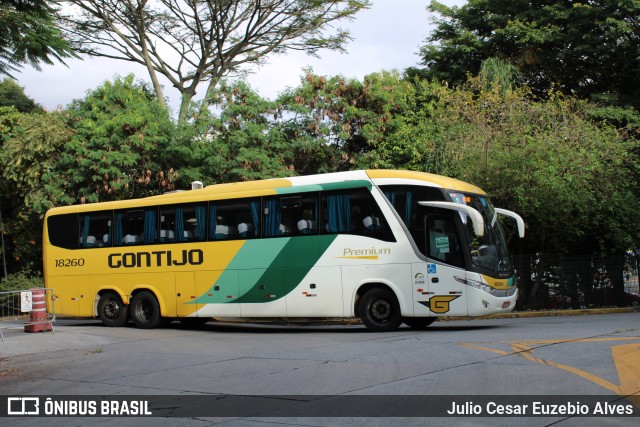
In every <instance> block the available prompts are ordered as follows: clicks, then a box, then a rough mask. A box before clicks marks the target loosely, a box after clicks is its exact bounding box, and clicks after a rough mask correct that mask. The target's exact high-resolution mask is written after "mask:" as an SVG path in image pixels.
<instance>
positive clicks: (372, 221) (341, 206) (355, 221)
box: [322, 188, 395, 241]
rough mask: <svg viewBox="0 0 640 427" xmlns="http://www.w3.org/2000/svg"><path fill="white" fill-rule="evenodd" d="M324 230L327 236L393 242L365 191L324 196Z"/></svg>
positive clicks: (354, 190)
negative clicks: (345, 235)
mask: <svg viewBox="0 0 640 427" xmlns="http://www.w3.org/2000/svg"><path fill="white" fill-rule="evenodd" d="M322 209H323V213H324V222H325V225H324V229H323V232H324V233H327V234H333V233H349V234H361V235H364V236H368V237H374V238H376V239H380V240H386V241H395V238H394V237H393V234H392V233H391V230H390V228H389V225H388V223H387V221H386V219H385V217H384V215H383V214H382V211H381V210H380V207H379V206H378V204H377V203H376V201H375V199H374V198H373V195H372V194H371V193H370V192H369V191H368V190H367V189H364V188H357V189H350V190H341V191H331V192H327V193H325V194H324V195H323V198H322Z"/></svg>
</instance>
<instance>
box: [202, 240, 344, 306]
mask: <svg viewBox="0 0 640 427" xmlns="http://www.w3.org/2000/svg"><path fill="white" fill-rule="evenodd" d="M336 237H337V235H327V236H304V237H294V238H291V237H281V238H273V239H260V240H257V239H256V240H248V241H246V242H245V244H244V245H243V246H242V248H240V250H239V251H238V253H237V254H236V255H235V256H234V258H233V259H232V260H231V262H230V263H229V265H228V267H227V268H226V269H225V271H224V272H223V273H222V275H221V276H220V278H219V279H218V280H217V281H216V283H215V284H214V285H213V286H212V287H211V289H209V290H208V291H207V292H205V293H204V294H203V295H201V296H200V297H199V298H198V299H196V300H195V301H192V302H191V303H192V304H221V303H262V302H269V301H275V300H277V299H280V298H282V297H284V296H285V295H287V294H288V293H289V292H291V291H292V290H293V289H294V288H295V287H296V286H297V285H298V284H299V283H300V281H301V280H302V279H303V278H304V276H306V275H307V273H308V272H309V270H311V268H312V267H313V266H314V265H315V264H316V263H317V262H318V260H319V259H320V257H321V256H322V255H323V254H324V253H325V251H326V250H327V248H328V247H329V246H330V245H331V243H333V241H334V240H335V239H336ZM215 286H219V287H220V288H224V289H229V288H235V287H236V286H237V287H238V293H237V295H236V296H235V297H234V298H229V297H228V296H227V295H228V292H223V293H221V292H216V291H215V289H214V287H215Z"/></svg>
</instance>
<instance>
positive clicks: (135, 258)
mask: <svg viewBox="0 0 640 427" xmlns="http://www.w3.org/2000/svg"><path fill="white" fill-rule="evenodd" d="M200 187H201V186H200ZM498 215H506V216H509V217H512V218H514V219H515V220H516V222H517V224H518V231H519V234H520V235H521V236H523V235H524V223H523V221H522V219H521V218H520V217H519V216H518V215H517V214H515V213H513V212H510V211H507V210H504V209H497V208H494V207H493V206H492V204H491V202H490V200H489V197H488V196H487V194H486V193H485V192H484V191H482V190H481V189H480V188H478V187H476V186H474V185H471V184H467V183H465V182H462V181H458V180H455V179H451V178H446V177H443V176H438V175H433V174H428V173H421V172H411V171H394V170H361V171H351V172H339V173H331V174H323V175H312V176H300V177H292V178H278V179H267V180H263V181H253V182H239V183H233V184H218V185H211V186H207V187H204V188H196V189H192V190H189V191H178V192H173V193H168V194H164V195H160V196H154V197H147V198H143V199H135V200H124V201H115V202H104V203H94V204H83V205H76V206H65V207H58V208H53V209H51V210H49V211H48V212H47V215H46V217H45V220H44V236H43V242H44V273H45V284H46V286H47V287H49V288H52V289H53V292H54V300H55V309H56V314H57V315H63V316H77V317H98V318H99V319H100V320H101V321H102V322H103V323H104V324H105V325H107V326H123V325H125V324H126V323H127V322H128V321H129V320H133V322H134V323H135V325H136V326H137V327H139V328H155V327H158V326H160V325H161V324H162V323H163V322H165V321H167V320H174V319H179V320H181V321H182V322H184V323H186V324H190V323H200V322H201V323H204V322H207V321H209V320H211V319H214V318H215V319H221V318H284V317H286V318H306V319H308V318H316V317H317V318H350V317H356V318H360V319H361V320H362V322H363V323H364V324H365V325H366V327H367V328H369V329H370V330H373V331H391V330H395V329H397V328H398V327H399V326H400V325H401V324H402V323H403V322H404V323H405V324H407V325H408V326H410V327H413V328H424V327H426V326H428V325H429V324H431V323H432V322H433V321H434V320H435V319H436V318H437V317H438V316H443V315H446V316H482V315H489V314H494V313H500V312H506V311H510V310H512V309H513V308H514V306H515V302H516V298H517V288H516V286H515V279H514V268H513V265H512V264H511V261H510V257H509V254H508V252H507V245H506V243H505V236H504V232H503V229H502V227H501V223H500V221H498V220H497V217H498Z"/></svg>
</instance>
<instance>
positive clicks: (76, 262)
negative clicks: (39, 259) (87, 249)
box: [55, 258, 84, 267]
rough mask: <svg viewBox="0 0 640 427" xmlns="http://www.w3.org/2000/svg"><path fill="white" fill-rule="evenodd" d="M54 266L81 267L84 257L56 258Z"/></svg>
mask: <svg viewBox="0 0 640 427" xmlns="http://www.w3.org/2000/svg"><path fill="white" fill-rule="evenodd" d="M55 263H56V267H82V266H83V265H84V258H65V259H56V260H55Z"/></svg>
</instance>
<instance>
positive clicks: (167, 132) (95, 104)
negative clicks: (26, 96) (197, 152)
mask: <svg viewBox="0 0 640 427" xmlns="http://www.w3.org/2000/svg"><path fill="white" fill-rule="evenodd" d="M67 113H68V115H69V119H70V126H71V128H72V129H73V130H74V132H75V134H74V136H73V137H72V138H70V139H69V141H67V142H66V143H65V144H64V147H62V149H61V154H60V159H59V161H58V162H57V164H56V168H55V171H54V173H55V174H57V175H56V176H55V179H52V185H53V187H52V192H54V193H55V194H56V197H57V201H58V203H60V204H70V203H78V202H80V203H85V202H98V201H106V200H117V199H125V198H132V197H142V196H148V195H154V194H158V193H160V192H162V191H165V190H172V189H174V186H175V184H176V180H177V168H178V167H177V165H176V164H174V159H173V158H172V151H171V150H170V147H171V141H172V139H173V135H174V132H175V127H174V125H173V123H172V122H171V119H170V117H169V114H168V112H167V110H166V109H165V108H164V107H162V106H161V105H160V104H159V102H158V101H157V99H155V96H154V95H153V94H152V93H151V91H150V90H149V89H148V88H147V87H146V85H145V84H144V83H136V82H135V81H134V77H133V75H129V76H127V77H125V78H117V79H116V80H115V81H114V82H106V83H104V84H103V85H102V86H101V87H99V88H97V89H95V90H93V91H92V92H91V93H89V95H87V97H86V98H85V99H82V100H76V101H74V103H73V104H72V105H71V106H70V107H69V109H68V110H67Z"/></svg>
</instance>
